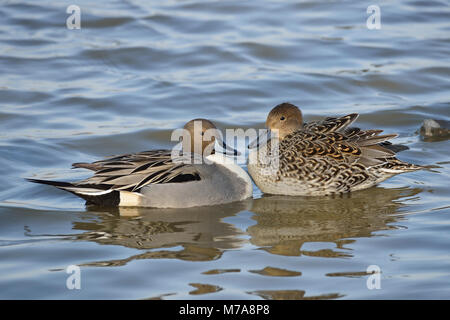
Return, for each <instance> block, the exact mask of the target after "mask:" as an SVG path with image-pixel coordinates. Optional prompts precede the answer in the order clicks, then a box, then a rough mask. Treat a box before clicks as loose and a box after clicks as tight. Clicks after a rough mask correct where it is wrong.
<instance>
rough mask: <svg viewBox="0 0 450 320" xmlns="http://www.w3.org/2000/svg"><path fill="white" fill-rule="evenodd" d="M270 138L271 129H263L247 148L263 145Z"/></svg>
mask: <svg viewBox="0 0 450 320" xmlns="http://www.w3.org/2000/svg"><path fill="white" fill-rule="evenodd" d="M271 138H272V131H270V130H264V131H263V133H261V134H260V135H259V136H258V138H256V139H255V140H253V141H252V142H251V143H250V144H249V145H248V148H249V149H254V148H259V147H260V146H263V145H264V144H266V143H267V141H269V140H270V139H271Z"/></svg>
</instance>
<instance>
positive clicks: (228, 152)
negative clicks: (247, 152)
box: [218, 140, 241, 156]
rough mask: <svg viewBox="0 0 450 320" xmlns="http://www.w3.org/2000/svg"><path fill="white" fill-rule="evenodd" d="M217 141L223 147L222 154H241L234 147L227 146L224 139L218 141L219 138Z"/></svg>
mask: <svg viewBox="0 0 450 320" xmlns="http://www.w3.org/2000/svg"><path fill="white" fill-rule="evenodd" d="M218 142H219V144H220V145H221V146H222V148H223V151H222V153H223V154H226V155H229V156H240V155H241V153H240V152H239V151H237V150H236V149H233V148H231V147H229V146H227V144H226V143H225V141H223V140H222V141H220V140H219V141H218ZM224 151H225V152H224Z"/></svg>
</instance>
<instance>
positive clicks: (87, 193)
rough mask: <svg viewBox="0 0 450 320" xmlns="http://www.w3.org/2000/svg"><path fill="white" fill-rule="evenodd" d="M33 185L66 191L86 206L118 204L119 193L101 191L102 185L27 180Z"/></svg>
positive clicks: (108, 190) (106, 190) (109, 190)
mask: <svg viewBox="0 0 450 320" xmlns="http://www.w3.org/2000/svg"><path fill="white" fill-rule="evenodd" d="M27 180H28V181H30V182H33V183H40V184H46V185H50V186H54V187H57V188H58V189H61V190H65V191H68V192H70V193H73V194H74V195H76V196H78V197H80V198H82V199H84V200H86V204H95V205H99V206H117V205H118V204H119V202H120V193H119V191H116V190H111V189H102V187H103V186H102V185H98V186H95V185H75V184H73V183H70V182H62V181H51V180H41V179H32V178H27Z"/></svg>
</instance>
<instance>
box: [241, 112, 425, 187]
mask: <svg viewBox="0 0 450 320" xmlns="http://www.w3.org/2000/svg"><path fill="white" fill-rule="evenodd" d="M357 117H358V114H356V113H353V114H349V115H346V116H343V117H337V118H333V117H328V118H326V119H324V120H323V121H315V122H309V123H303V118H302V114H301V111H300V110H299V109H298V108H297V107H296V106H294V105H293V104H290V103H282V104H280V105H278V106H276V107H275V108H273V109H272V111H270V113H269V115H268V116H267V120H266V126H267V127H268V129H269V134H262V135H261V136H260V137H259V138H258V139H257V141H254V142H252V143H251V144H250V145H249V148H255V147H258V152H256V151H255V150H251V151H250V154H249V160H248V172H249V173H250V175H251V176H252V178H253V180H254V181H255V184H256V185H257V186H258V187H259V188H260V189H261V191H263V192H265V193H271V194H282V195H298V196H321V195H329V194H340V193H344V192H350V191H356V190H361V189H366V188H369V187H371V186H374V185H376V184H377V183H379V182H382V181H384V180H386V179H387V178H389V177H392V176H393V175H396V174H399V173H403V172H409V171H415V170H419V169H422V168H423V167H422V166H419V165H414V164H409V163H406V162H403V161H400V160H398V159H397V158H396V157H395V154H396V152H398V150H401V149H402V148H398V146H395V145H392V144H391V143H390V142H388V141H387V140H389V139H392V138H395V137H396V136H397V135H396V134H388V135H379V134H380V133H381V132H382V131H383V130H361V129H359V128H355V127H349V126H350V125H351V124H352V123H353V122H354V121H355V120H356V119H357ZM276 131H277V132H278V135H277V136H278V138H279V141H280V142H281V143H280V144H275V145H276V147H275V148H276V149H275V151H276V153H273V151H274V145H273V144H271V148H272V149H271V151H272V152H270V153H269V152H265V151H268V145H267V144H266V143H265V142H267V141H270V140H271V139H273V136H274V132H276Z"/></svg>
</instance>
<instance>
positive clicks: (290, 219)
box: [248, 187, 421, 257]
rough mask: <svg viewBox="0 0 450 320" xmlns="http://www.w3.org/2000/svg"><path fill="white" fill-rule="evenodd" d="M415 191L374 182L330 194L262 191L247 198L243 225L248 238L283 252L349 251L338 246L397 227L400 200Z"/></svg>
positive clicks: (332, 254)
mask: <svg viewBox="0 0 450 320" xmlns="http://www.w3.org/2000/svg"><path fill="white" fill-rule="evenodd" d="M420 191H421V190H420V189H410V188H396V189H385V188H382V187H374V188H370V189H367V190H361V191H358V192H354V193H352V194H349V195H344V196H343V197H335V198H333V197H321V198H317V197H290V196H275V195H274V196H271V195H265V196H263V197H262V198H260V199H256V200H254V201H253V206H252V211H253V212H254V213H255V215H254V216H253V219H254V220H255V221H256V224H255V225H253V226H251V227H249V228H248V233H249V234H250V236H251V240H250V241H251V243H252V244H253V245H255V246H258V247H264V249H265V250H267V251H268V252H270V253H273V254H279V255H285V256H299V255H311V256H320V257H343V256H350V255H351V252H350V251H349V250H345V249H344V246H345V244H347V243H352V242H354V241H355V240H352V239H351V238H359V237H371V236H372V235H373V233H374V232H377V231H381V230H388V229H393V228H394V229H395V228H397V226H396V225H395V224H394V223H395V222H397V221H399V219H400V218H399V217H398V216H397V215H396V213H399V209H400V208H401V207H402V206H404V204H403V201H404V200H406V199H407V198H410V197H413V196H415V195H416V194H418V193H419V192H420ZM306 242H334V243H335V244H336V247H337V249H338V250H337V251H334V250H331V249H325V250H318V251H314V252H312V251H307V250H302V246H303V244H304V243H306Z"/></svg>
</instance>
